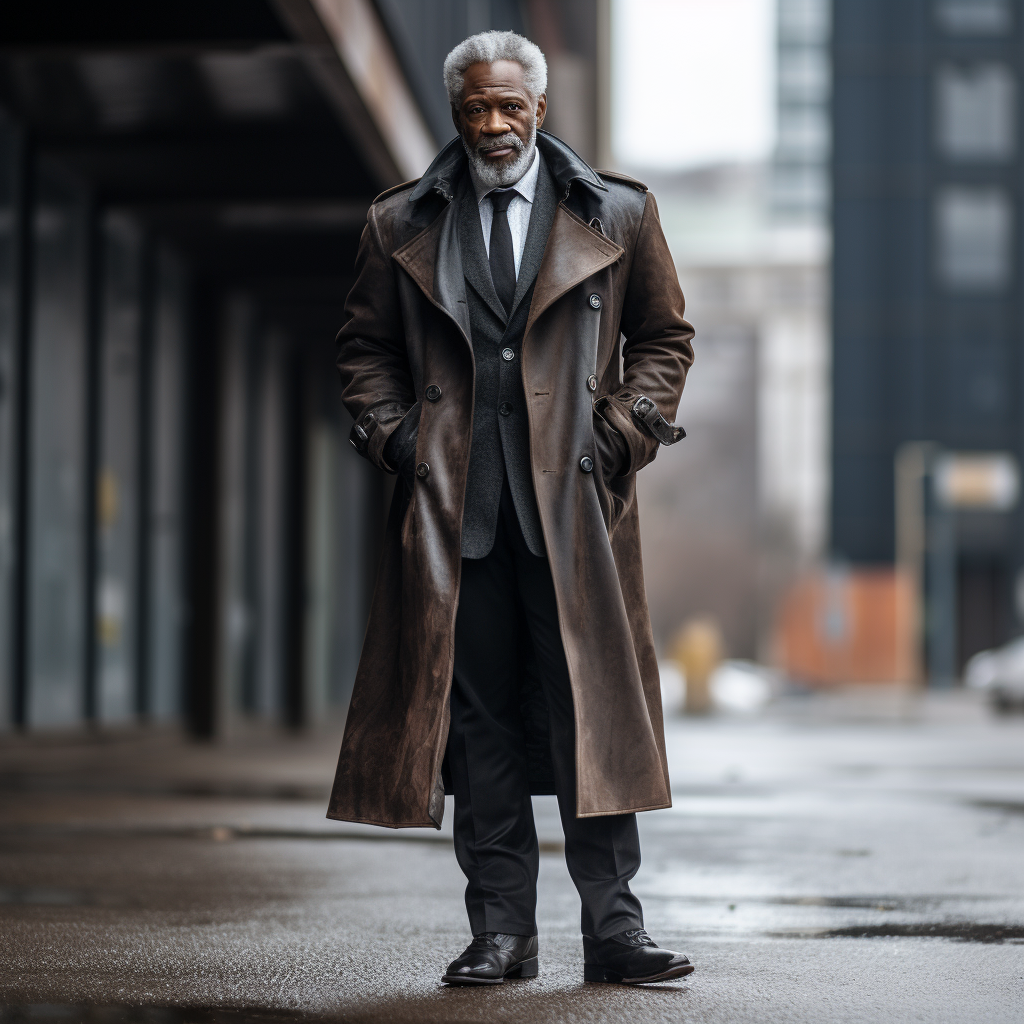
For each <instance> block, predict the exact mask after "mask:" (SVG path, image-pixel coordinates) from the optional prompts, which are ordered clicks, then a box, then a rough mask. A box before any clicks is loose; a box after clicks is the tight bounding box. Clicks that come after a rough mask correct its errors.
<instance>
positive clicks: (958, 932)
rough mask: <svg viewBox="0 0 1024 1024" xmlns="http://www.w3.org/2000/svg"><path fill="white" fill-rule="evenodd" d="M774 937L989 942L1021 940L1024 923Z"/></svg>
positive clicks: (898, 926)
mask: <svg viewBox="0 0 1024 1024" xmlns="http://www.w3.org/2000/svg"><path fill="white" fill-rule="evenodd" d="M768 934H769V936H770V937H771V938H774V939H952V940H953V941H954V942H982V943H985V944H988V945H1001V944H1002V943H1004V942H1009V943H1011V944H1013V945H1018V944H1024V927H1020V926H1018V925H1006V924H970V923H962V922H961V923H959V924H957V923H942V924H926V923H920V924H885V925H859V926H854V927H850V928H822V929H814V930H800V931H785V932H769V933H768Z"/></svg>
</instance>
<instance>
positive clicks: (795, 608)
mask: <svg viewBox="0 0 1024 1024" xmlns="http://www.w3.org/2000/svg"><path fill="white" fill-rule="evenodd" d="M916 614H917V613H916V601H915V596H914V591H913V587H912V586H911V582H910V580H909V579H908V578H907V577H906V576H903V575H901V574H899V573H898V572H897V571H895V570H893V569H886V568H881V569H857V570H849V571H846V570H843V571H837V572H832V573H816V574H813V575H809V576H806V577H804V578H803V579H801V580H798V581H797V582H796V583H795V584H794V585H793V587H792V588H791V589H790V591H789V593H788V594H787V595H786V598H785V600H784V601H783V604H782V611H781V614H780V616H779V621H778V623H777V627H776V632H775V643H774V648H775V657H776V661H777V663H778V665H779V667H780V668H781V669H782V670H783V671H784V672H785V673H786V674H787V675H789V676H790V677H791V678H793V679H796V680H799V681H802V682H806V683H811V684H817V685H825V686H827V685H833V684H837V683H899V682H909V681H911V680H912V679H913V678H914V676H915V657H914V646H915V645H914V636H915V634H916V629H915V621H916Z"/></svg>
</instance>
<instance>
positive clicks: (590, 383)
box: [587, 373, 597, 391]
mask: <svg viewBox="0 0 1024 1024" xmlns="http://www.w3.org/2000/svg"><path fill="white" fill-rule="evenodd" d="M587 387H588V388H590V390H591V391H596V390H597V374H596V373H592V374H591V375H590V376H589V377H588V378H587Z"/></svg>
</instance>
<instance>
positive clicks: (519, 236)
mask: <svg viewBox="0 0 1024 1024" xmlns="http://www.w3.org/2000/svg"><path fill="white" fill-rule="evenodd" d="M541 159H542V158H541V155H540V150H538V149H534V151H533V163H531V164H530V166H529V168H528V169H527V171H526V173H525V174H524V175H523V176H522V177H521V178H520V179H519V180H518V181H517V182H516V183H515V184H514V185H504V186H502V188H503V189H505V188H514V189H515V190H516V191H517V192H518V193H519V195H517V196H513V197H512V202H510V203H509V204H508V213H507V214H506V216H507V217H508V228H509V231H511V232H512V253H513V255H514V256H515V260H516V279H517V280H518V279H519V264H520V263H521V262H522V260H523V250H524V249H525V248H526V233H527V231H529V230H530V214H531V213H532V212H533V200H534V197H535V196H536V195H537V176H538V175H539V174H540V162H541ZM469 171H470V177H472V179H473V188H474V189H475V190H476V200H477V209H478V210H479V211H480V227H481V228H483V232H484V248H485V249H486V250H487V258H488V259H490V258H491V223H492V222H493V220H494V207H493V206H492V205H491V201H490V199H488V198H487V196H488V195H489V194H490V193H491V192H493V191H495V189H494V188H493V187H489V186H487V185H483V184H481V183H480V182H479V181H478V180H477V177H476V175H475V174H474V173H473V167H472V164H471V165H470V168H469Z"/></svg>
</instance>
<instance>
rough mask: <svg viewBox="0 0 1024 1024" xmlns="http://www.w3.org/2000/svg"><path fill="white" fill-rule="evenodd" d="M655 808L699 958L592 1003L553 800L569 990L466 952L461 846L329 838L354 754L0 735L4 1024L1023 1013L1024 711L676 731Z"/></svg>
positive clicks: (655, 825)
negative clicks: (331, 811) (336, 765)
mask: <svg viewBox="0 0 1024 1024" xmlns="http://www.w3.org/2000/svg"><path fill="white" fill-rule="evenodd" d="M668 740H669V750H670V763H671V768H672V776H673V795H674V807H673V808H672V809H671V810H669V811H661V812H655V813H651V814H646V815H641V818H640V820H641V832H642V839H643V849H644V866H643V868H642V869H641V872H640V874H639V875H638V876H637V879H636V882H635V885H634V888H635V890H636V891H637V892H638V894H639V895H640V896H641V898H642V899H643V902H644V906H645V911H646V916H647V926H648V929H649V930H650V931H651V933H652V934H653V935H654V936H655V938H656V939H658V940H659V941H660V942H662V943H663V944H664V945H668V946H674V947H676V948H682V949H685V950H686V951H687V952H688V953H689V954H690V957H691V959H692V960H693V961H694V962H695V963H696V964H697V970H696V972H695V973H694V974H693V975H691V976H690V977H688V978H686V979H685V980H684V981H683V982H681V983H677V984H671V985H665V986H660V987H654V986H651V987H649V988H647V989H644V990H636V989H623V988H620V987H615V986H606V985H586V986H584V985H583V983H582V964H581V960H582V954H581V948H580V941H579V937H578V919H579V918H578V914H579V908H578V902H577V900H576V896H575V892H574V890H573V888H572V885H571V882H570V881H569V878H568V875H567V873H566V870H565V865H564V861H563V860H562V857H561V834H560V829H559V825H558V820H557V815H556V813H555V810H554V807H553V801H552V800H550V799H548V798H542V799H539V800H537V801H536V807H537V815H538V827H539V831H540V834H541V838H542V844H543V845H542V849H543V851H544V855H543V856H542V858H541V879H540V908H539V916H540V936H541V974H540V977H539V978H537V979H535V980H530V981H518V982H511V983H508V984H506V985H504V986H501V987H499V988H494V989H487V990H483V991H481V990H476V989H474V990H448V989H446V988H444V987H443V986H441V985H440V983H439V981H438V978H439V975H440V973H441V971H442V969H443V968H444V966H445V964H446V963H447V961H448V960H449V959H450V958H451V957H453V956H454V955H455V954H456V953H458V952H459V951H460V949H461V947H462V946H463V945H464V943H465V942H466V941H467V938H468V937H467V934H466V924H465V913H464V909H463V906H462V887H463V880H462V876H461V875H460V874H459V871H458V868H457V866H456V864H455V861H454V856H453V853H452V849H451V836H450V831H449V829H450V820H451V815H450V811H449V814H448V815H447V816H446V817H447V822H446V828H445V829H444V830H442V831H441V832H440V833H438V832H434V831H421V830H408V831H405V832H400V833H392V832H388V831H386V830H380V829H372V828H368V827H366V828H364V827H359V826H352V825H343V824H341V823H337V822H330V821H327V820H326V819H325V818H324V817H323V812H324V805H325V800H326V794H327V789H328V784H329V780H330V777H331V775H332V772H333V761H334V758H335V754H336V738H335V737H331V736H323V737H318V738H290V739H283V740H282V739H279V738H270V737H264V738H262V739H261V738H257V737H249V738H248V739H246V740H237V741H234V742H232V743H228V744H225V745H222V746H218V747H209V746H198V745H190V744H185V743H183V742H182V741H180V740H179V739H177V738H176V737H174V736H173V735H169V734H163V735H161V734H155V735H148V736H144V737H139V736H138V735H131V734H127V735H125V736H122V737H106V738H102V739H93V740H85V739H81V738H79V739H71V738H64V739H50V740H42V739H33V740H25V739H19V738H15V739H7V740H4V741H2V742H0V1004H2V1008H0V1021H3V1022H7V1021H38V1020H82V1021H109V1022H127V1021H140V1022H165V1021H166V1022H169V1024H170V1022H174V1024H184V1022H193V1024H219V1022H236V1021H296V1020H317V1019H324V1020H345V1021H366V1022H369V1021H403V1022H404V1021H446V1022H455V1021H465V1022H471V1021H472V1022H477V1021H511V1020H516V1021H534V1020H537V1021H559V1022H562V1021H566V1022H577V1021H578V1022H584V1021H585V1022H596V1021H619V1020H633V1021H639V1022H645V1021H651V1022H654V1021H672V1022H682V1021H693V1022H698V1021H700V1022H704V1021H707V1022H745V1021H764V1020H772V1021H801V1022H803V1021H807V1022H820V1021H829V1022H833V1021H842V1022H846V1021H850V1022H854V1021H856V1022H862V1021H927V1022H942V1021H950V1022H952V1021H956V1022H959V1024H962V1022H974V1021H978V1022H1002V1021H1006V1022H1013V1024H1020V1022H1021V1021H1022V1020H1024V717H1018V718H1007V719H995V718H992V717H990V715H989V714H988V712H987V710H986V709H985V708H984V707H983V706H981V705H980V704H978V703H976V702H975V701H973V700H972V699H970V698H969V697H968V696H967V695H963V694H957V695H952V696H948V697H945V698H931V699H929V701H927V702H926V703H925V704H922V705H918V704H915V703H914V702H913V701H897V702H892V701H889V702H888V703H886V702H884V701H883V702H879V701H875V702H874V703H872V701H871V700H867V701H862V702H860V703H857V702H853V703H850V702H847V703H845V704H844V703H843V702H842V701H839V700H830V699H828V698H819V699H806V700H802V701H801V700H797V699H790V700H788V701H783V702H781V703H780V704H779V705H778V706H777V707H775V708H773V709H771V710H770V711H769V712H768V713H767V714H764V715H762V716H760V717H757V718H749V719H743V718H715V719H709V720H705V721H688V720H682V719H673V720H671V721H670V723H669V727H668Z"/></svg>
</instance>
